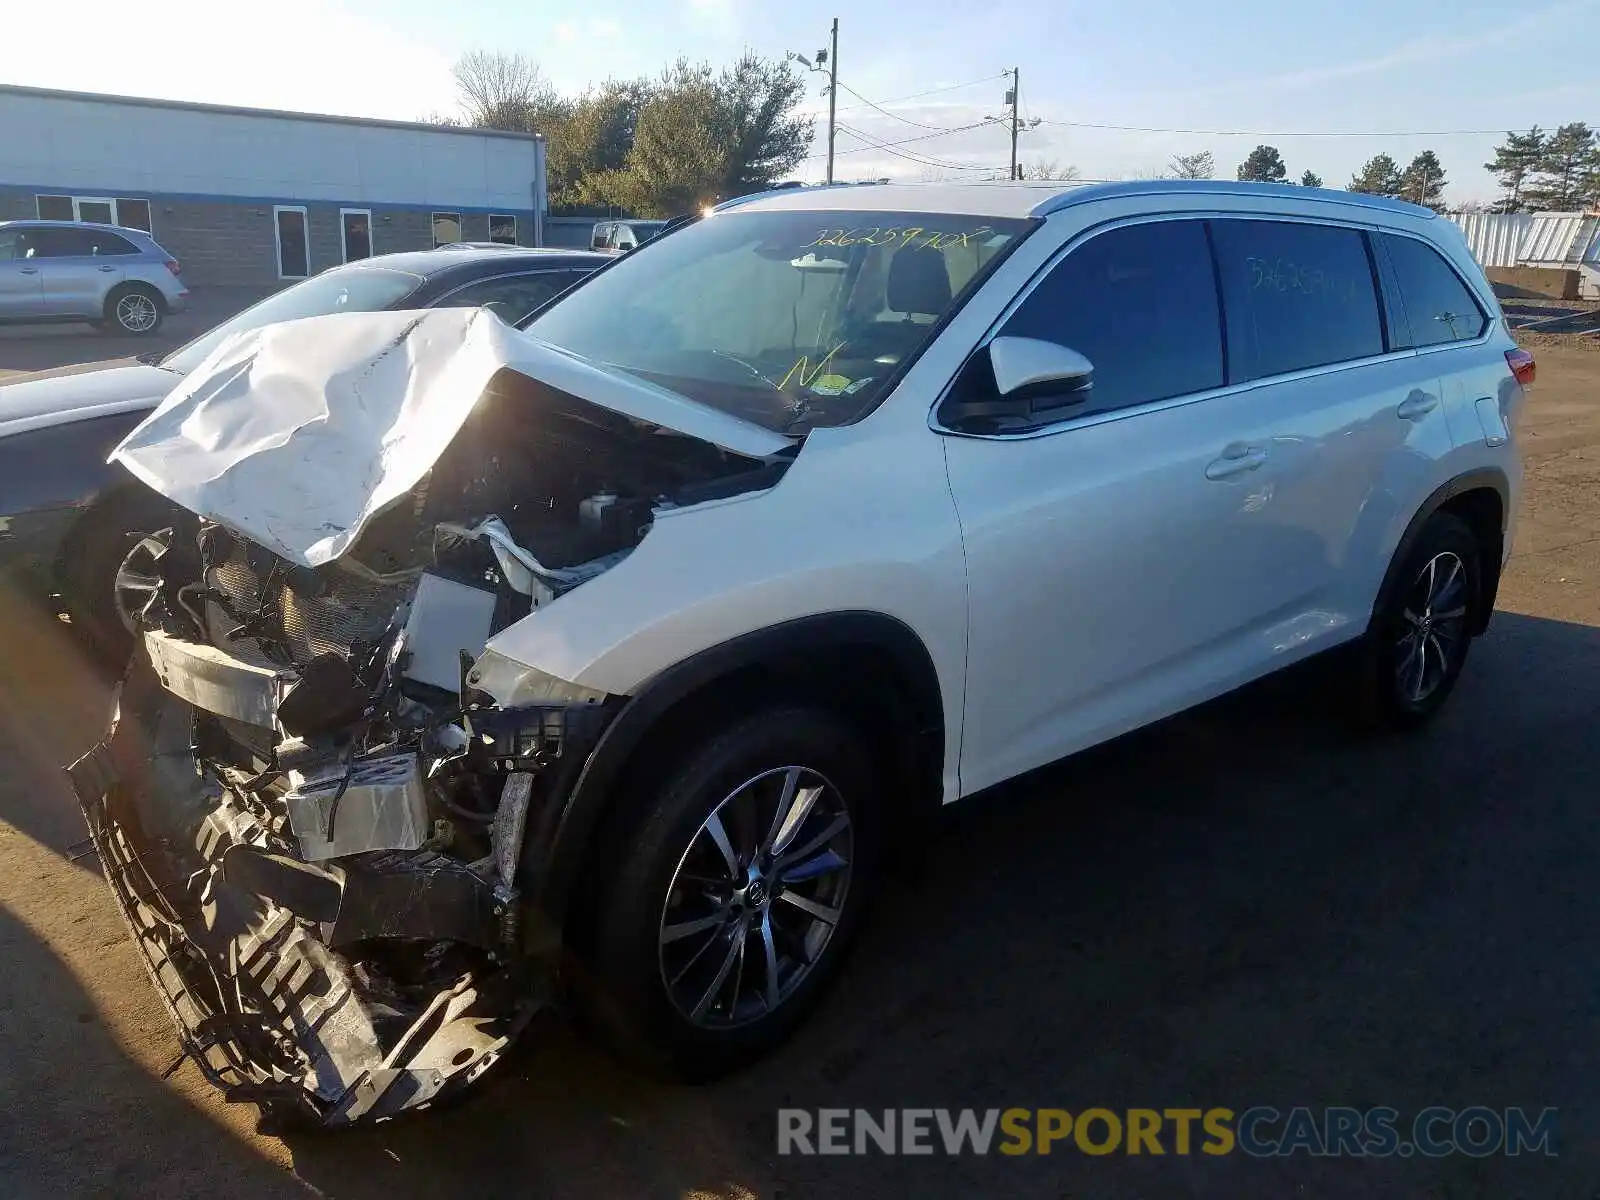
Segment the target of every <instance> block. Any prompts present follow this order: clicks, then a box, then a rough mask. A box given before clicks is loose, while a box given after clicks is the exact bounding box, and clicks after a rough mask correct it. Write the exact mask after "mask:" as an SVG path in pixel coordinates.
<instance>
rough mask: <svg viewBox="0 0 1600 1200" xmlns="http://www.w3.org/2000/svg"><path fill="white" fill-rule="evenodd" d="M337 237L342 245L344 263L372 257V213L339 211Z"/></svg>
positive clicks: (342, 209) (343, 209) (358, 209)
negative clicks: (338, 236) (341, 241)
mask: <svg viewBox="0 0 1600 1200" xmlns="http://www.w3.org/2000/svg"><path fill="white" fill-rule="evenodd" d="M339 235H340V237H341V239H342V240H343V244H344V261H345V262H355V261H356V260H357V259H362V258H371V257H372V212H371V210H369V209H365V208H341V209H340V210H339Z"/></svg>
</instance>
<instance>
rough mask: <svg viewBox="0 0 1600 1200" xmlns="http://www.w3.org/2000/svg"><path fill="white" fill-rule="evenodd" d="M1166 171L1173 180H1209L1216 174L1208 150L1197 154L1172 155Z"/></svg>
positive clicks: (1214, 161) (1213, 161)
mask: <svg viewBox="0 0 1600 1200" xmlns="http://www.w3.org/2000/svg"><path fill="white" fill-rule="evenodd" d="M1167 171H1168V173H1169V174H1170V175H1171V176H1172V178H1174V179H1210V178H1211V177H1212V176H1213V175H1215V174H1216V173H1217V163H1216V160H1215V159H1214V158H1212V157H1211V151H1209V150H1201V151H1200V152H1199V153H1197V154H1174V155H1173V156H1172V162H1171V163H1170V164H1169V165H1168V167H1167Z"/></svg>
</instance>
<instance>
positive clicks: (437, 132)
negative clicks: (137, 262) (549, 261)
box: [0, 85, 547, 288]
mask: <svg viewBox="0 0 1600 1200" xmlns="http://www.w3.org/2000/svg"><path fill="white" fill-rule="evenodd" d="M0 130H4V131H5V134H4V136H3V137H0V220H6V219H15V218H19V217H42V218H48V219H59V220H76V221H101V222H111V223H113V224H119V225H128V226H133V227H135V228H138V229H144V230H147V231H149V232H150V233H151V234H152V235H154V237H155V239H156V240H157V241H158V242H160V243H161V244H162V246H164V247H165V248H166V249H167V250H168V251H169V252H171V253H172V254H173V255H174V256H175V257H176V258H178V259H179V261H180V262H181V263H182V264H183V273H184V278H185V279H186V280H188V281H189V283H190V284H191V285H199V286H202V287H204V286H205V285H208V284H217V285H242V286H248V287H257V286H259V287H269V288H270V287H273V286H276V285H278V284H280V283H282V282H285V281H290V280H294V279H300V278H304V277H305V276H307V275H311V274H315V273H316V272H318V271H321V270H323V269H325V268H327V267H330V266H333V265H335V264H337V263H342V262H350V261H352V260H354V259H358V258H365V257H367V256H369V255H372V254H382V253H387V252H389V251H394V250H422V249H427V248H429V247H431V246H436V245H443V244H444V243H447V242H456V241H478V242H489V241H494V242H507V243H514V244H517V245H524V246H537V245H542V244H544V228H543V223H544V219H545V215H546V208H547V192H546V186H545V145H544V140H543V139H542V138H541V137H539V136H538V135H536V134H523V133H503V132H499V131H496V130H486V129H464V128H456V127H451V126H442V125H430V124H420V123H412V122H404V121H379V120H366V119H360V118H354V117H335V116H322V115H318V114H310V113H294V112H279V111H275V110H269V109H254V108H233V107H226V106H222V105H214V104H191V103H185V102H179V101H172V100H151V99H142V98H137V97H130V96H109V95H98V94H94V93H87V92H64V91H52V90H47V89H43V88H28V87H14V86H7V85H0Z"/></svg>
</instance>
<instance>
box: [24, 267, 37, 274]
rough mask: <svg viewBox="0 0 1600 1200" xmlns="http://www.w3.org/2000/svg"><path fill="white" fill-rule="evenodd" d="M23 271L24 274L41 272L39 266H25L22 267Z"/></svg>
mask: <svg viewBox="0 0 1600 1200" xmlns="http://www.w3.org/2000/svg"><path fill="white" fill-rule="evenodd" d="M22 273H23V274H24V275H37V274H38V273H39V268H38V267H23V268H22Z"/></svg>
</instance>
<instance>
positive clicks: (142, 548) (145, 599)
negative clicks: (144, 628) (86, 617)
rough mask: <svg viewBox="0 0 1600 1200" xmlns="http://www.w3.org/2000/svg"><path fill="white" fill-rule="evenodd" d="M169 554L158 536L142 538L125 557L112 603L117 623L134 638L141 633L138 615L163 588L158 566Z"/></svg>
mask: <svg viewBox="0 0 1600 1200" xmlns="http://www.w3.org/2000/svg"><path fill="white" fill-rule="evenodd" d="M166 552H167V543H166V541H165V540H164V539H163V538H162V536H161V535H160V534H158V533H152V534H149V535H147V536H145V537H142V538H140V539H139V540H138V541H137V542H135V543H134V544H133V548H132V549H130V550H129V551H128V553H127V554H126V555H124V556H123V559H122V562H121V563H120V564H118V566H117V574H116V577H115V579H114V580H113V581H112V585H111V602H112V604H113V605H114V606H115V608H116V610H117V620H119V621H121V622H122V627H123V628H124V629H126V630H127V631H128V632H129V633H130V634H133V635H134V636H135V637H137V636H138V634H139V621H138V615H139V614H140V613H142V612H143V611H144V607H145V605H146V604H148V603H150V596H151V594H152V593H154V592H155V591H156V590H158V589H159V588H160V587H161V576H160V574H159V572H158V569H157V564H158V563H159V562H160V560H161V556H162V555H163V554H165V553H166Z"/></svg>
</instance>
